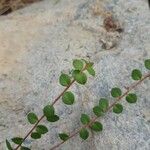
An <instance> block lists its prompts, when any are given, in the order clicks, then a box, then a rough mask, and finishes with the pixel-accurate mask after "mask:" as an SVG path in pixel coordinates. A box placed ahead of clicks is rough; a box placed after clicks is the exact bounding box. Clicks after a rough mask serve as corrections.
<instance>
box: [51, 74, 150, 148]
mask: <svg viewBox="0 0 150 150" xmlns="http://www.w3.org/2000/svg"><path fill="white" fill-rule="evenodd" d="M149 77H150V73H148V74H146V75H145V76H144V77H143V78H142V79H141V80H139V81H137V82H136V83H134V84H133V85H131V86H130V87H129V88H128V89H127V91H126V92H125V93H124V94H123V95H121V96H120V97H118V98H117V99H116V100H115V102H114V103H112V104H111V105H110V106H109V107H108V108H107V110H106V111H105V112H108V111H110V110H111V109H112V108H113V106H114V105H115V104H116V103H117V102H118V101H120V100H121V99H122V98H123V97H125V96H126V95H127V94H128V93H129V92H130V91H131V90H133V89H134V88H135V87H137V86H138V85H139V84H141V83H142V82H143V81H144V80H145V79H147V78H149ZM98 118H99V117H97V116H96V117H94V118H92V119H91V121H90V123H89V124H87V125H84V126H82V127H80V128H78V129H77V130H76V131H74V132H72V134H70V136H69V138H68V139H67V140H66V141H68V140H69V139H71V138H72V137H74V136H75V135H77V134H78V133H79V132H80V130H81V129H82V128H87V127H89V126H90V125H91V124H92V123H94V122H95V121H96V120H97V119H98ZM66 141H62V142H60V143H58V144H56V145H55V146H53V147H52V148H51V149H50V150H54V149H56V148H58V147H59V146H60V145H62V144H63V143H65V142H66Z"/></svg>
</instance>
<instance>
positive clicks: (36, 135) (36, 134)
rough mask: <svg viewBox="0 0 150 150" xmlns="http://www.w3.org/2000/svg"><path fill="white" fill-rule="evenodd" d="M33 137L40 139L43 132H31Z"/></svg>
mask: <svg viewBox="0 0 150 150" xmlns="http://www.w3.org/2000/svg"><path fill="white" fill-rule="evenodd" d="M31 137H32V138H33V139H40V138H41V134H39V133H37V132H32V133H31Z"/></svg>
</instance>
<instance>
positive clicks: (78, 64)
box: [73, 59, 84, 70]
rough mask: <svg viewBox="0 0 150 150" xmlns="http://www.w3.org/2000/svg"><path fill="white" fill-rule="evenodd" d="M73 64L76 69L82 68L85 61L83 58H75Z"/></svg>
mask: <svg viewBox="0 0 150 150" xmlns="http://www.w3.org/2000/svg"><path fill="white" fill-rule="evenodd" d="M73 66H74V68H75V69H76V70H82V69H83V66H84V63H83V61H82V60H79V59H75V60H73Z"/></svg>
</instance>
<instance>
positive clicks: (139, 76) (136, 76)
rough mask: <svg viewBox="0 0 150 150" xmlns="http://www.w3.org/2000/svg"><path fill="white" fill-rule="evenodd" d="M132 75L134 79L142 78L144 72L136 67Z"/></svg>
mask: <svg viewBox="0 0 150 150" xmlns="http://www.w3.org/2000/svg"><path fill="white" fill-rule="evenodd" d="M131 76H132V79H133V80H140V79H141V78H142V73H141V71H140V70H138V69H134V70H133V71H132V74H131Z"/></svg>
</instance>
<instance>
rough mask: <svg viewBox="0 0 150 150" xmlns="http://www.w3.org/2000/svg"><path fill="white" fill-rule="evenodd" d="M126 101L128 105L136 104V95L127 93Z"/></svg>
mask: <svg viewBox="0 0 150 150" xmlns="http://www.w3.org/2000/svg"><path fill="white" fill-rule="evenodd" d="M126 101H127V102H128V103H136V101H137V96H136V94H134V93H129V94H128V95H127V96H126Z"/></svg>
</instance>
